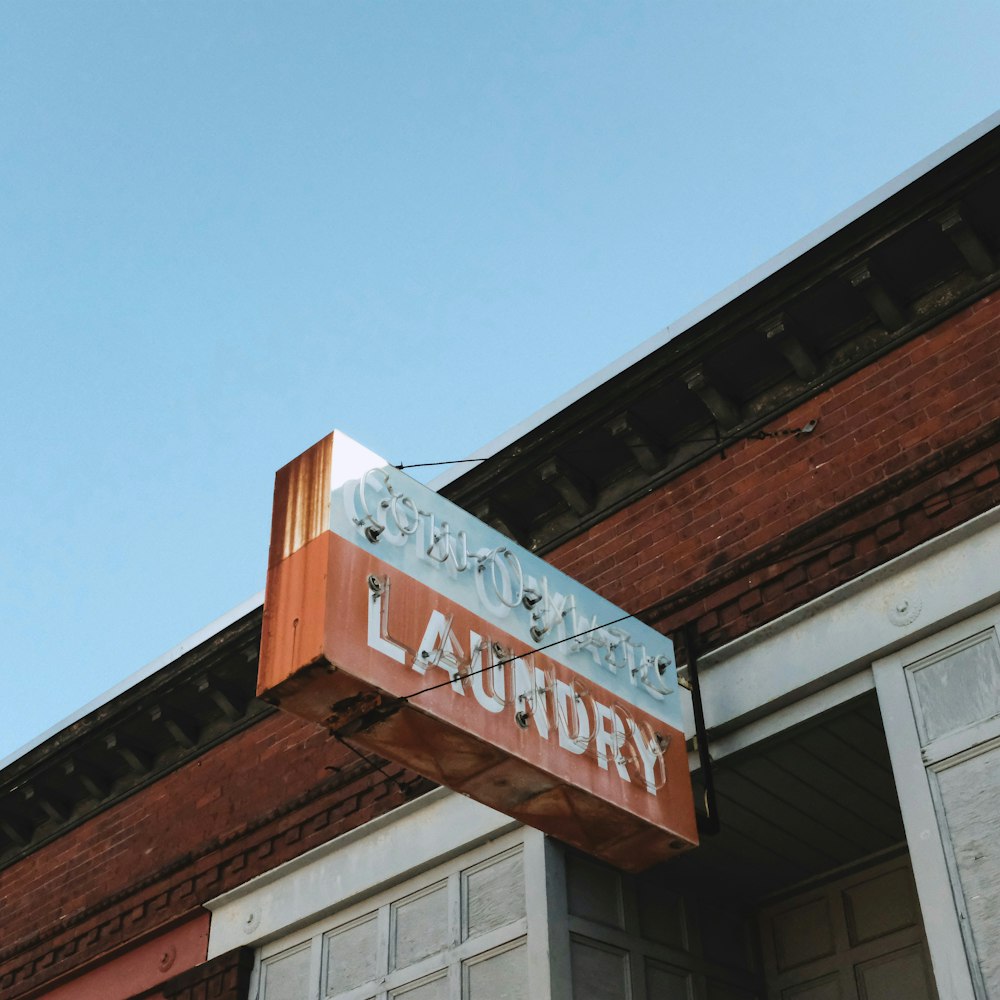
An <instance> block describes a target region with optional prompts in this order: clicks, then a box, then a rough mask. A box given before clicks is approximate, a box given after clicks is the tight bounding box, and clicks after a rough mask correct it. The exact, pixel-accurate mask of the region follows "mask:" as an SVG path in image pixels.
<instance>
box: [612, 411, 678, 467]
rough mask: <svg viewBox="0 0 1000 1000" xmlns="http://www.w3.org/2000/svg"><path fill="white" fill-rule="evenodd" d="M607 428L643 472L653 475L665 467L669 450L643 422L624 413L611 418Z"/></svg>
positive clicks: (634, 416)
mask: <svg viewBox="0 0 1000 1000" xmlns="http://www.w3.org/2000/svg"><path fill="white" fill-rule="evenodd" d="M607 428H608V430H609V431H610V432H611V436H612V437H613V438H614V439H615V440H616V441H620V442H621V443H622V444H623V445H625V447H626V448H628V450H629V451H630V452H631V453H632V457H633V458H634V459H635V461H636V462H637V463H638V465H639V468H641V469H642V471H643V472H645V473H647V474H649V475H654V474H655V473H657V472H659V471H660V470H661V469H663V468H664V467H665V466H666V464H667V460H668V458H669V454H670V453H669V450H668V449H667V448H665V447H663V444H662V439H661V437H660V435H658V434H657V433H656V432H655V431H653V429H652V428H651V427H650V426H649V424H647V423H646V421H645V420H642V419H641V418H640V417H637V416H636V415H635V414H634V413H630V412H628V411H625V412H623V413H619V414H618V415H617V416H615V417H613V418H612V419H611V420H610V421H609V422H608V424H607Z"/></svg>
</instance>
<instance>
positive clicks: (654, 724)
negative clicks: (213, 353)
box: [258, 432, 697, 871]
mask: <svg viewBox="0 0 1000 1000" xmlns="http://www.w3.org/2000/svg"><path fill="white" fill-rule="evenodd" d="M258 693H259V694H261V695H263V696H269V697H271V698H273V699H275V700H277V702H278V703H279V704H280V706H281V707H282V708H283V709H286V710H288V711H291V712H294V713H296V714H298V715H301V716H303V717H305V718H309V719H312V720H314V721H316V722H319V723H321V724H323V725H325V726H327V727H328V728H329V729H330V730H331V731H334V732H337V733H339V734H341V735H343V736H344V737H345V738H347V739H349V740H350V741H351V742H352V743H353V744H355V745H357V746H360V747H362V748H365V749H367V750H370V751H372V752H375V753H378V754H380V755H382V756H384V757H387V758H389V759H392V760H396V761H398V762H399V763H402V764H405V765H407V766H409V767H412V768H413V769H414V770H416V771H419V772H420V773H422V774H424V775H426V776H427V777H429V778H431V779H433V780H435V781H437V782H439V783H441V784H443V785H446V786H448V787H450V788H453V789H455V790H457V791H459V792H461V793H463V794H466V795H469V796H470V797H472V798H474V799H477V800H478V801H480V802H483V803H484V804H486V805H488V806H491V807H493V808H495V809H498V810H500V811H502V812H505V813H507V814H508V815H510V816H513V817H515V818H516V819H518V820H520V821H522V822H524V823H527V824H529V825H531V826H534V827H537V828H538V829H541V830H543V831H544V832H546V833H549V834H552V835H554V836H556V837H559V838H560V839H562V840H564V841H566V842H568V843H570V844H573V845H574V846H576V847H579V848H581V849H583V850H584V851H587V852H588V853H590V854H592V855H594V856H596V857H600V858H603V859H604V860H607V861H609V862H611V863H613V864H615V865H617V866H618V867H621V868H625V869H627V870H632V871H638V870H642V869H643V868H646V867H649V865H651V864H654V863H655V862H657V861H661V860H663V859H665V858H667V857H670V856H671V855H672V854H675V853H677V852H679V851H683V850H686V849H688V848H690V847H692V846H694V845H695V844H696V843H697V833H696V826H695V818H694V807H693V801H692V794H691V783H690V778H689V775H688V767H687V754H686V751H685V744H684V734H683V731H682V725H681V722H680V706H679V703H678V698H677V684H676V675H675V669H674V664H673V654H672V649H671V647H670V643H669V640H668V639H667V638H666V637H665V636H662V635H660V634H659V633H657V632H655V631H653V630H652V629H649V628H648V627H647V626H645V625H642V624H641V623H639V622H637V621H636V620H635V619H631V618H629V617H628V616H626V615H624V614H623V613H622V612H621V611H618V610H617V609H615V608H614V607H613V606H612V605H610V604H608V603H607V602H606V601H604V600H603V599H602V598H600V597H598V595H596V594H593V593H592V592H590V591H588V590H586V588H583V587H581V586H580V585H579V584H577V583H575V582H574V581H572V580H570V579H569V578H568V577H565V576H564V575H563V574H561V573H559V572H558V571H557V570H555V569H554V568H552V567H551V566H549V565H548V564H547V563H544V562H543V561H542V560H540V559H538V558H537V557H536V556H534V555H532V554H531V553H529V552H527V551H526V550H524V549H521V548H519V547H518V546H516V545H514V544H513V543H512V542H510V541H509V540H507V539H506V538H504V537H503V536H502V535H500V534H499V533H498V532H496V531H494V530H493V529H491V528H489V527H488V526H487V525H485V524H483V523H482V522H479V521H477V520H476V519H475V518H472V517H471V516H470V515H469V514H468V513H466V512H465V511H462V510H461V509H459V508H457V507H455V506H454V505H452V504H450V503H449V502H448V501H446V500H444V499H443V498H441V497H439V496H437V494H435V493H433V492H431V491H430V490H428V489H427V488H426V487H423V486H421V485H420V484H419V483H416V482H414V481H413V480H411V479H409V477H407V476H404V475H403V474H402V473H401V472H399V471H398V470H396V469H394V468H392V467H391V466H388V465H387V464H386V463H385V462H384V461H383V460H382V459H381V458H379V457H378V456H376V455H373V454H372V453H371V452H368V451H366V450H365V449H363V448H361V447H360V446H359V445H357V444H355V442H353V441H351V440H350V439H349V438H346V437H344V436H343V435H341V434H340V433H339V432H337V433H335V434H332V435H330V436H329V437H327V438H325V439H324V440H323V441H321V442H320V443H319V444H317V445H315V446H314V447H313V448H311V449H310V450H309V451H307V452H305V453H304V454H303V455H301V456H300V457H299V458H298V459H296V460H295V461H294V462H292V463H290V464H289V465H288V466H286V467H285V468H284V469H282V470H281V471H280V472H279V473H278V475H277V478H276V487H275V503H274V518H273V522H272V534H271V555H270V565H269V569H268V577H267V591H266V596H265V602H264V635H263V641H262V646H261V657H260V671H259V677H258Z"/></svg>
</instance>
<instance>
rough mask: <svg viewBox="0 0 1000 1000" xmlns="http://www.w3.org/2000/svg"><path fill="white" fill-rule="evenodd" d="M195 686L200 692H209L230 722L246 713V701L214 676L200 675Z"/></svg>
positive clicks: (209, 695)
mask: <svg viewBox="0 0 1000 1000" xmlns="http://www.w3.org/2000/svg"><path fill="white" fill-rule="evenodd" d="M195 687H196V688H197V689H198V694H207V695H208V697H209V698H211V699H212V701H214V702H215V704H216V705H217V706H218V707H219V709H220V710H221V711H222V714H223V715H224V716H225V717H226V718H227V719H229V721H230V722H236V721H237V720H238V719H241V718H243V715H244V714H245V713H246V709H247V706H246V702H245V701H244V700H243V699H242V698H240V697H239V696H238V695H237V694H236V693H235V692H234V691H232V690H230V689H229V688H228V687H227V686H225V685H222V684H219V682H218V681H217V680H215V678H213V677H207V676H206V677H199V678H198V681H197V683H196V684H195Z"/></svg>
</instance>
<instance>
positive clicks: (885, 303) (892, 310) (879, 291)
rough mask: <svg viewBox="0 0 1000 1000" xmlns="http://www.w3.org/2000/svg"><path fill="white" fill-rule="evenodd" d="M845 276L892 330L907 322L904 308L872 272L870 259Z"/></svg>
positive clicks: (852, 268)
mask: <svg viewBox="0 0 1000 1000" xmlns="http://www.w3.org/2000/svg"><path fill="white" fill-rule="evenodd" d="M845 277H846V278H847V280H848V281H849V282H850V283H851V287H852V288H856V289H857V290H858V291H859V292H861V294H862V295H864V297H865V298H866V299H867V300H868V304H869V305H870V306H871V307H872V309H873V310H874V312H875V315H876V316H878V318H879V320H880V321H881V323H882V325H883V326H884V327H885V328H886V329H887V330H890V331H893V330H898V329H899V328H900V327H902V326H903V325H904V324H905V323H906V317H905V316H904V315H903V311H902V309H900V307H899V306H898V305H897V304H896V302H895V301H894V300H893V298H892V296H891V295H890V294H889V292H888V291H887V289H886V287H885V286H884V285H883V284H882V282H880V281H879V280H878V278H877V277H875V275H873V274H872V271H871V267H870V266H869V261H867V260H863V261H861V262H859V263H858V264H855V265H854V267H851V268H849V269H848V270H847V271H846V272H845Z"/></svg>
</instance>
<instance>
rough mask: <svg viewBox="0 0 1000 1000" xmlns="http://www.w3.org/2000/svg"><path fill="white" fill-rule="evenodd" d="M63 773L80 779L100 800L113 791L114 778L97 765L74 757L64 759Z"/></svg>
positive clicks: (86, 788) (87, 789) (88, 791)
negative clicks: (92, 765) (82, 761)
mask: <svg viewBox="0 0 1000 1000" xmlns="http://www.w3.org/2000/svg"><path fill="white" fill-rule="evenodd" d="M62 770H63V774H65V775H66V777H67V778H70V779H72V780H75V781H79V782H80V784H81V785H82V786H83V789H84V791H85V792H86V793H87V794H88V795H90V796H91V797H92V798H95V799H97V800H98V801H100V800H102V799H105V798H107V797H108V795H109V794H110V793H111V786H112V785H113V784H114V782H112V780H111V779H110V778H109V777H108V776H107V774H105V773H104V772H103V771H99V770H98V769H97V768H95V767H90V766H89V765H87V764H82V763H80V762H79V761H77V760H74V759H73V758H72V757H71V758H69V760H64V761H63V764H62Z"/></svg>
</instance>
